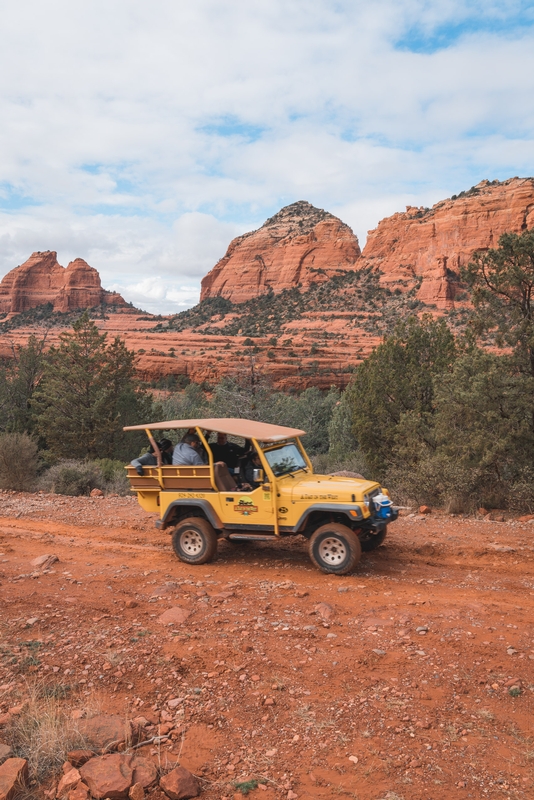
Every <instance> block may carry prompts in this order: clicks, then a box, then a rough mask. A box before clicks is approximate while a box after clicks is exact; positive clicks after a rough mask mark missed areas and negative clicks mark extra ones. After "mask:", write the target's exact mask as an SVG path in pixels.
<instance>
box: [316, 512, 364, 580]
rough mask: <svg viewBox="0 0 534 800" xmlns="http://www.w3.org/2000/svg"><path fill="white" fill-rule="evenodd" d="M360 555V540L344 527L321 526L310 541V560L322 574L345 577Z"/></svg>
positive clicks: (333, 523)
mask: <svg viewBox="0 0 534 800" xmlns="http://www.w3.org/2000/svg"><path fill="white" fill-rule="evenodd" d="M361 555H362V549H361V547H360V540H359V539H358V537H357V536H356V534H355V533H354V531H351V529H350V528H348V527H347V526H346V525H340V524H339V523H337V522H332V523H329V524H328V525H321V527H320V528H317V530H316V531H314V533H313V535H312V537H311V539H310V558H311V560H312V561H313V563H314V564H315V566H316V567H318V568H319V569H320V570H321V571H322V572H329V573H334V574H335V575H346V574H347V573H348V572H352V570H353V569H354V567H355V566H356V564H357V563H358V562H359V560H360V558H361Z"/></svg>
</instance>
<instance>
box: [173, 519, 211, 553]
mask: <svg viewBox="0 0 534 800" xmlns="http://www.w3.org/2000/svg"><path fill="white" fill-rule="evenodd" d="M172 546H173V549H174V552H175V553H176V555H177V556H178V558H179V559H180V561H184V562H185V563H186V564H207V563H208V561H213V559H214V558H215V556H216V555H217V534H216V533H215V529H214V528H213V526H212V525H210V523H209V522H208V520H207V519H203V518H202V517H189V518H188V519H183V520H180V522H179V523H178V525H177V526H176V528H175V529H174V531H173V534H172Z"/></svg>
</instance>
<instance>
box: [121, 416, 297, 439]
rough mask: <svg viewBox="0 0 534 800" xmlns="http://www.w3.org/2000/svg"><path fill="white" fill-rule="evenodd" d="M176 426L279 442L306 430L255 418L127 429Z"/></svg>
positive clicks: (177, 421) (129, 428)
mask: <svg viewBox="0 0 534 800" xmlns="http://www.w3.org/2000/svg"><path fill="white" fill-rule="evenodd" d="M175 428H179V429H184V428H185V429H187V428H202V429H203V430H207V431H214V432H215V433H226V434H228V435H230V436H241V437H242V438H243V439H256V441H258V442H279V441H281V440H282V439H289V438H291V437H293V436H304V435H305V434H306V431H300V430H298V428H285V427H283V426H282V425H270V424H269V423H267V422H256V421H255V420H253V419H238V418H235V419H232V418H226V419H172V420H167V421H166V422H147V423H146V424H145V425H128V426H127V427H125V428H124V429H123V430H125V431H146V430H151V431H168V430H173V429H175Z"/></svg>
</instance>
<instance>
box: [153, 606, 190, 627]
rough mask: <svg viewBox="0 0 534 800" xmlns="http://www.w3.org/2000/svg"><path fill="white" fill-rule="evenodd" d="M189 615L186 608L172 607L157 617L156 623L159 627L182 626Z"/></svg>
mask: <svg viewBox="0 0 534 800" xmlns="http://www.w3.org/2000/svg"><path fill="white" fill-rule="evenodd" d="M190 615H191V612H190V611H188V610H187V609H186V608H180V606H174V607H173V608H169V609H168V610H167V611H164V612H163V614H162V615H161V616H160V617H158V622H159V623H160V625H169V624H171V623H172V624H173V625H182V623H184V622H185V621H186V619H187V618H188V617H189V616H190Z"/></svg>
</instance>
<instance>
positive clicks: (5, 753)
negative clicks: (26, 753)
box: [0, 742, 13, 764]
mask: <svg viewBox="0 0 534 800" xmlns="http://www.w3.org/2000/svg"><path fill="white" fill-rule="evenodd" d="M12 755H13V750H12V749H11V747H10V746H9V745H8V744H4V743H3V742H0V764H3V763H4V761H5V760H6V758H11V756H12Z"/></svg>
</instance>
